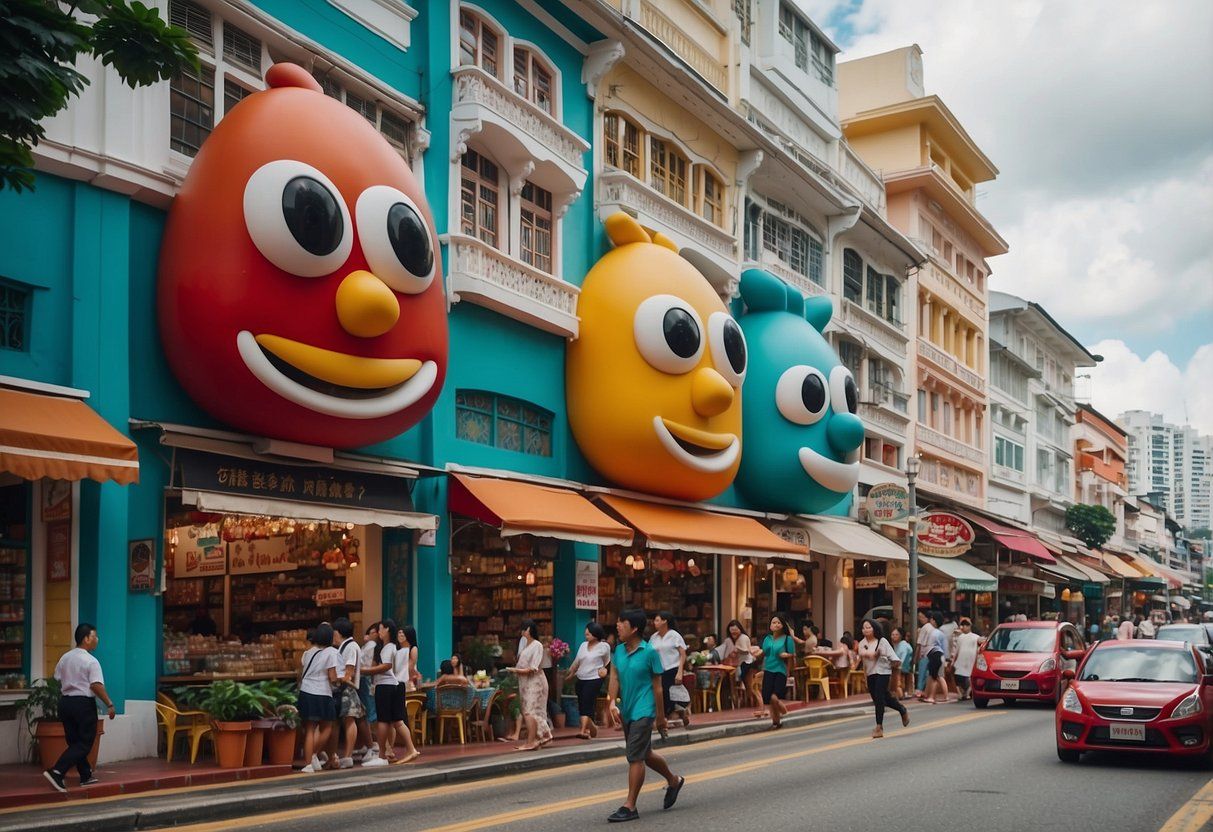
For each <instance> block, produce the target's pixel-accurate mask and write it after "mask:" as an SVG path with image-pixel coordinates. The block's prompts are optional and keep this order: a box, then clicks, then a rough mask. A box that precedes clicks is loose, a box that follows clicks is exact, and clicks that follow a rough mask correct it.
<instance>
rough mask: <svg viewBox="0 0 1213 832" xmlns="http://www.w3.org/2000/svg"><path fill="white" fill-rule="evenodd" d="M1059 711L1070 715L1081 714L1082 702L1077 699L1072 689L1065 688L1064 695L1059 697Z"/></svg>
mask: <svg viewBox="0 0 1213 832" xmlns="http://www.w3.org/2000/svg"><path fill="white" fill-rule="evenodd" d="M1061 709H1062V710H1063V711H1069V712H1070V713H1072V714H1080V713H1082V700H1081V699H1079V698H1078V694H1077V693H1075V692H1074V688H1066V693H1065V695H1064V696H1062V697H1061Z"/></svg>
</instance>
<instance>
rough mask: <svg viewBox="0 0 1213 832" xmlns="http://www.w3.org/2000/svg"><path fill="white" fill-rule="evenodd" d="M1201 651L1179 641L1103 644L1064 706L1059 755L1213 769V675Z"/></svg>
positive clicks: (1060, 715)
mask: <svg viewBox="0 0 1213 832" xmlns="http://www.w3.org/2000/svg"><path fill="white" fill-rule="evenodd" d="M1210 661H1211V660H1210V659H1209V658H1208V657H1207V656H1206V654H1205V653H1203V652H1202V651H1201V650H1200V649H1199V648H1196V647H1193V646H1192V645H1190V644H1185V643H1182V642H1175V641H1151V640H1140V639H1138V640H1134V641H1104V642H1101V643H1100V644H1099V645H1098V646H1097V647H1096V648H1095V649H1094V650H1092V651H1091V653H1090V655H1088V656H1087V659H1086V661H1084V662H1083V663H1082V666H1081V667H1079V669H1078V672H1077V674H1075V673H1074V672H1073V671H1067V673H1066V674H1065V675H1066V677H1067V678H1069V677H1070V676H1074V681H1073V682H1072V683H1071V684H1070V685H1069V686H1068V687H1067V688H1066V692H1065V693H1064V694H1063V695H1062V698H1061V703H1060V704H1059V705H1058V706H1057V756H1058V757H1059V758H1061V760H1062V761H1063V762H1067V763H1076V762H1078V759H1079V757H1080V756H1081V755H1082V753H1083V752H1084V751H1143V752H1154V753H1161V754H1173V755H1185V756H1197V757H1198V756H1203V757H1204V759H1205V761H1206V763H1207V764H1209V765H1213V744H1211V743H1210V737H1211V736H1213V676H1211V675H1209V671H1210V670H1213V667H1211V666H1210Z"/></svg>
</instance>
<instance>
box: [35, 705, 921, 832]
mask: <svg viewBox="0 0 1213 832" xmlns="http://www.w3.org/2000/svg"><path fill="white" fill-rule="evenodd" d="M871 718H872V717H871V715H870V714H865V715H863V716H852V717H846V718H844V719H835V720H830V721H828V722H820V723H816V724H814V725H806V726H803V727H800V728H790V729H787V730H785V731H784V732H783V733H782V734H781V735H780V736H781V737H786V736H791V735H793V734H803V733H807V732H809V731H821V730H824V729H826V728H832V727H834V726H836V725H845V724H846V723H849V722H856V721H858V720H869V719H871ZM902 733H905V732H902ZM769 736H770V735H769V734H767V733H765V732H764V733H760V734H747V735H745V736H741V737H728V738H725V739H720V740H712V741H710V742H708V743H695V744H693V745H684V746H678V747H676V748H669V749H662V754H664V755H666V756H668V757H678V756H681V755H683V754H686V753H689V752H691V751H700V750H703V749H704V748H705V747H711V748H713V749H716V748H720V747H721V746H725V745H734V744H736V743H739V742H743V741H746V740H749V741H754V740H758V739H766V738H767V737H769ZM473 761H474V759H473ZM618 765H619V758H618V757H613V758H611V759H607V760H593V761H590V762H586V763H575V764H573V765H570V766H564V767H562V768H556V769H547V770H543V769H540V770H535V771H526V772H522V773H520V774H509V775H505V776H503V777H491V778H486V779H483V780H469V781H463V782H459V783H447V784H444V785H441V786H430V787H428V788H424V789H415V790H410V791H407V792H401V793H400V794H398V795H393V794H386V795H380V796H378V797H364V798H360V799H358V800H346V801H341V802H339V803H333V804H331V805H326V806H308V807H305V808H302V809H284V810H282V811H280V812H269V813H266V814H262V815H249V816H248V817H246V818H244V819H243V820H244V826H245V827H246V828H247V827H250V826H259V825H263V824H270V823H278V822H281V821H289V820H298V819H300V818H318V817H322V816H324V815H328V814H334V813H337V812H346V811H351V810H353V811H357V810H358V809H371V808H376V807H383V806H395V805H399V804H401V803H412V802H415V801H418V800H424V799H426V798H429V797H437V796H440V795H444V794H449V793H452V792H457V793H458V794H460V795H466V794H467V793H469V792H472V791H476V790H479V789H488V788H494V789H496V788H498V787H501V786H509V785H510V784H512V783H519V782H524V781H525V782H527V783H534V782H535V780H536V779H537V778H538V779H542V778H546V777H562V778H563V777H568V776H570V775H576V774H578V773H581V772H586V771H590V770H592V769H597V768H607V767H609V766H618ZM283 779H290V780H293V781H294V782H295V783H299V784H301V785H302V784H303V782H305V781H301V780H300V776H299V775H292V776H290V777H289V778H288V777H275V778H267V779H266V780H262V781H258V782H272V781H273V780H283ZM327 782H330V783H331V782H335V781H327ZM226 785H231V784H230V783H229V784H226ZM196 788H199V789H202V788H210V787H202V786H199V787H196ZM172 791H190V789H188V788H185V789H178V790H167V789H166V790H164V791H154V792H147V793H146V796H156V797H159V796H161V795H162V794H171V793H172ZM134 796H144V795H142V794H140V795H127V796H126V797H134ZM109 799H111V798H95V799H93V800H90V801H88V803H89V805H93V804H95V803H100V802H101V801H102V800H109ZM113 799H118V798H113ZM77 802H78V803H82V802H84V801H77ZM65 805H67V804H63V803H58V804H55V806H56V808H60V807H63V806H65ZM27 808H28V807H27ZM231 827H232V821H231V820H223V821H214V822H210V823H199V824H194V825H191V826H178V827H174V829H175V832H218V830H226V829H231Z"/></svg>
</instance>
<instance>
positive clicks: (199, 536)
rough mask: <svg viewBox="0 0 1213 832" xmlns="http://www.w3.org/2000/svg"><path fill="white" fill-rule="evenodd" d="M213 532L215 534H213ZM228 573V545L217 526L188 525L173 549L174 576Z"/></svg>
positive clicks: (198, 576)
mask: <svg viewBox="0 0 1213 832" xmlns="http://www.w3.org/2000/svg"><path fill="white" fill-rule="evenodd" d="M212 532H213V534H212ZM226 573H227V547H225V546H224V545H223V540H222V539H220V537H219V529H218V527H217V526H214V525H211V526H186V527H185V528H183V529H181V531H180V534H179V536H178V538H177V547H176V549H174V550H173V577H174V578H202V577H205V576H207V575H223V574H226Z"/></svg>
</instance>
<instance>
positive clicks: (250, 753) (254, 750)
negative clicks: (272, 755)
mask: <svg viewBox="0 0 1213 832" xmlns="http://www.w3.org/2000/svg"><path fill="white" fill-rule="evenodd" d="M268 730H269V726H268V725H266V723H265V722H264V721H260V722H254V723H253V730H252V731H250V732H249V735H248V742H247V743H245V745H244V765H245V767H246V768H252V767H253V766H259V765H261V760H262V756H263V755H264V753H265V735H266V732H267V731H268Z"/></svg>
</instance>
